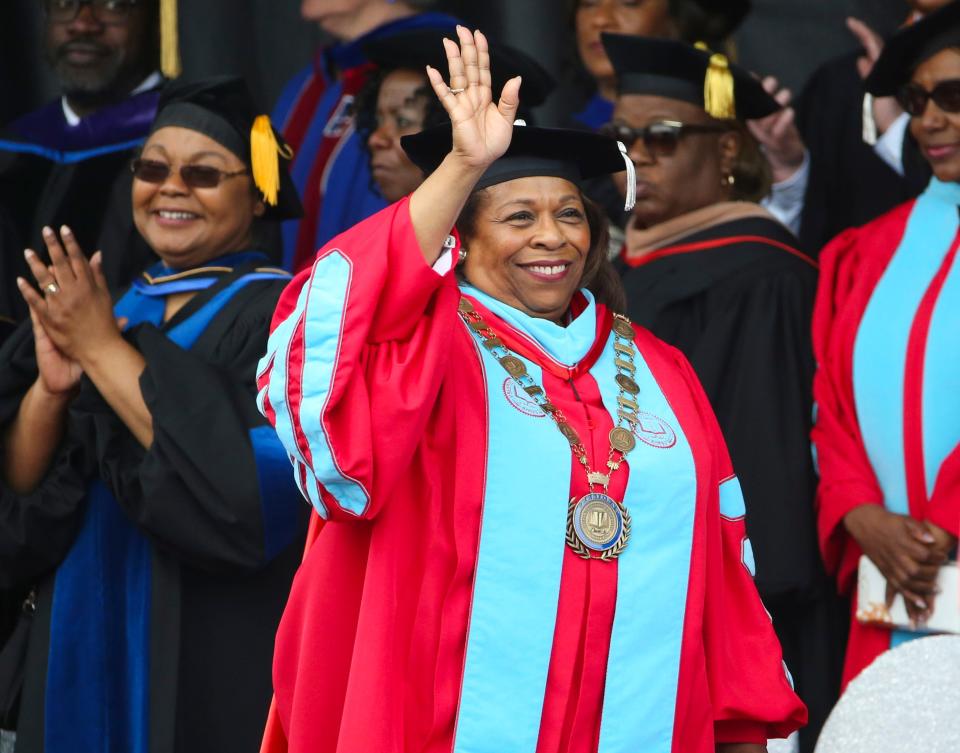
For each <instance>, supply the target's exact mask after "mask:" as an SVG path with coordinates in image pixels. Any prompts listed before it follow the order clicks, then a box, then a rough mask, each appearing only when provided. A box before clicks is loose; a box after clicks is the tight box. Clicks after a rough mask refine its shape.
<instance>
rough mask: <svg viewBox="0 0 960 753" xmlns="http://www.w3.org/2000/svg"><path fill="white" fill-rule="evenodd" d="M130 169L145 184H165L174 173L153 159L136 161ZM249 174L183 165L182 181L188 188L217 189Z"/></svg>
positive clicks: (167, 166) (242, 171) (204, 166)
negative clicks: (221, 184) (225, 181)
mask: <svg viewBox="0 0 960 753" xmlns="http://www.w3.org/2000/svg"><path fill="white" fill-rule="evenodd" d="M130 169H131V170H132V171H133V177H134V178H136V179H137V180H142V181H143V182H144V183H163V182H165V181H166V180H167V178H169V177H170V173H172V172H173V168H172V167H170V165H168V164H167V163H166V162H158V161H157V160H152V159H135V160H134V161H133V162H132V163H131V164H130ZM249 172H250V171H249V170H237V171H236V172H232V173H228V172H226V171H224V170H218V169H217V168H215V167H210V166H209V165H181V166H180V180H182V181H183V184H184V185H185V186H187V187H188V188H216V187H217V186H219V185H220V183H221V181H224V180H226V179H227V178H236V177H237V176H238V175H246V174H247V173H249Z"/></svg>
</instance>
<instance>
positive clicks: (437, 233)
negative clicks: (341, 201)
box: [410, 26, 520, 264]
mask: <svg viewBox="0 0 960 753" xmlns="http://www.w3.org/2000/svg"><path fill="white" fill-rule="evenodd" d="M457 40H458V41H457V42H453V41H452V40H449V39H445V40H444V42H443V46H444V49H445V50H446V53H447V65H448V67H449V68H450V85H449V86H448V85H447V84H446V83H445V82H444V80H443V76H442V75H440V72H439V71H438V70H436V69H435V68H431V67H429V66H428V67H427V76H429V77H430V83H431V84H432V86H433V90H434V91H435V92H436V94H437V97H438V98H439V99H440V102H441V104H442V105H443V107H444V109H445V110H446V111H447V114H448V115H449V116H450V122H451V123H452V124H453V147H452V149H451V151H450V153H449V154H447V156H446V158H445V159H444V160H443V162H442V163H441V164H440V166H439V167H438V168H437V169H436V170H434V172H433V173H431V174H430V176H429V177H427V179H426V180H425V181H424V182H423V184H422V185H421V186H420V187H419V188H418V189H417V190H416V191H414V192H413V194H412V195H411V197H410V219H411V220H412V222H413V227H414V230H415V231H416V235H417V241H418V242H419V244H420V250H421V252H422V253H423V257H424V259H426V261H427V263H428V264H433V263H434V262H435V261H436V260H437V257H438V256H439V255H440V251H441V249H442V247H443V242H444V240H445V239H446V237H447V234H448V233H449V232H450V230H451V228H453V226H454V224H455V223H456V221H457V217H459V215H460V210H462V209H463V205H464V204H465V203H466V201H467V197H469V196H470V193H471V192H472V191H473V188H474V186H475V185H476V183H477V181H478V180H479V179H480V176H481V175H483V173H484V171H485V170H486V169H487V168H488V167H489V166H490V165H491V164H492V163H493V162H495V161H496V160H497V159H498V158H499V157H501V156H502V155H503V153H504V152H506V151H507V147H509V146H510V139H511V138H512V136H513V121H514V118H515V117H516V114H517V108H519V106H520V77H519V76H518V77H516V78H512V79H510V80H509V81H508V82H507V83H506V84H505V85H504V87H503V91H502V92H501V93H500V98H499V100H498V101H497V103H496V104H494V102H493V92H492V90H491V81H490V52H489V49H488V47H487V39H486V37H484V36H483V34H482V33H481V32H479V31H475V32H471V31H470V30H469V29H466V28H464V27H462V26H458V27H457Z"/></svg>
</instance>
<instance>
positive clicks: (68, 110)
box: [60, 71, 163, 128]
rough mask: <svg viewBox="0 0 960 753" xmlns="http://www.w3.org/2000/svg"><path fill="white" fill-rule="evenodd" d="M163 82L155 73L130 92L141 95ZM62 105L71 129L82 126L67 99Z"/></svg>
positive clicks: (63, 99)
mask: <svg viewBox="0 0 960 753" xmlns="http://www.w3.org/2000/svg"><path fill="white" fill-rule="evenodd" d="M162 82H163V76H161V75H160V72H159V71H154V72H153V73H151V74H150V75H149V76H147V77H146V78H145V79H144V80H143V81H142V82H141V84H140V86H138V87H137V88H136V89H134V90H133V91H132V92H130V96H131V97H132V96H133V95H134V94H140V92H145V91H147V90H148V89H153V88H155V87H157V86H160V84H161V83H162ZM60 105H61V106H62V107H63V117H64V118H66V120H67V125H68V126H70V127H71V128H76V127H77V126H78V125H80V116H79V115H77V113H76V112H74V110H73V108H72V107H71V106H70V103H69V102H67V98H66V97H61V98H60Z"/></svg>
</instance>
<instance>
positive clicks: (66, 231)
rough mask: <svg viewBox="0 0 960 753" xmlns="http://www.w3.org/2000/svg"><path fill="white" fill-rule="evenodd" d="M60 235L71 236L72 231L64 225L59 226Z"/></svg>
mask: <svg viewBox="0 0 960 753" xmlns="http://www.w3.org/2000/svg"><path fill="white" fill-rule="evenodd" d="M60 235H73V233H72V231H71V230H70V228H68V227H67V226H66V225H61V226H60Z"/></svg>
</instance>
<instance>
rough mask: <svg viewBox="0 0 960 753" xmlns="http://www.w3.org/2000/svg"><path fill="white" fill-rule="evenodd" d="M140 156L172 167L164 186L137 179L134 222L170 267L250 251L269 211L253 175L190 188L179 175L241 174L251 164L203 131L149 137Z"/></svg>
mask: <svg viewBox="0 0 960 753" xmlns="http://www.w3.org/2000/svg"><path fill="white" fill-rule="evenodd" d="M141 158H142V159H144V160H150V161H152V162H161V163H163V164H165V165H167V166H169V167H170V168H171V170H170V174H169V175H168V176H167V179H166V180H164V181H163V182H162V183H148V182H146V181H143V180H139V179H137V178H134V181H133V220H134V223H135V224H136V226H137V230H138V231H140V234H141V235H142V236H143V237H144V239H145V240H146V241H147V243H148V244H149V245H150V248H152V249H153V250H154V251H155V252H156V254H157V256H159V257H160V258H161V259H163V261H164V262H165V263H166V264H167V265H168V266H170V267H173V268H175V269H185V268H189V267H194V266H197V265H199V264H203V263H204V262H206V261H209V260H210V259H214V258H216V257H217V256H222V255H223V254H226V253H230V252H232V251H242V250H244V249H246V248H249V244H250V240H251V238H250V233H251V228H252V225H253V220H254V218H255V217H260V216H263V213H264V211H265V207H264V204H263V202H262V201H260V200H259V199H258V198H257V197H256V195H255V194H254V190H253V182H252V179H251V178H250V176H249V174H246V173H243V174H240V175H236V176H234V177H228V178H225V179H224V180H221V181H220V184H219V185H217V186H215V187H213V188H191V187H190V186H188V185H187V184H186V183H184V182H183V179H182V178H181V177H180V168H181V167H182V166H183V165H205V166H208V167H213V168H216V169H217V170H221V171H223V172H224V173H236V172H242V171H244V170H245V168H246V165H244V163H243V162H242V161H241V160H240V158H239V157H237V155H235V154H234V153H233V152H231V151H230V150H229V149H226V148H225V147H223V146H221V145H220V144H219V143H217V142H216V141H214V140H213V139H211V138H209V137H207V136H204V135H203V134H202V133H198V132H197V131H192V130H190V129H189V128H178V127H173V126H171V127H167V128H161V129H160V130H158V131H156V132H154V133H153V134H152V135H151V136H150V138H149V140H148V141H147V143H146V145H145V146H144V147H143V153H142V154H141Z"/></svg>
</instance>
